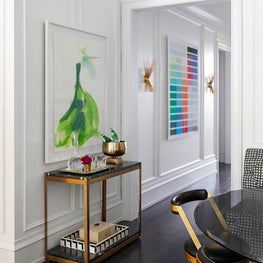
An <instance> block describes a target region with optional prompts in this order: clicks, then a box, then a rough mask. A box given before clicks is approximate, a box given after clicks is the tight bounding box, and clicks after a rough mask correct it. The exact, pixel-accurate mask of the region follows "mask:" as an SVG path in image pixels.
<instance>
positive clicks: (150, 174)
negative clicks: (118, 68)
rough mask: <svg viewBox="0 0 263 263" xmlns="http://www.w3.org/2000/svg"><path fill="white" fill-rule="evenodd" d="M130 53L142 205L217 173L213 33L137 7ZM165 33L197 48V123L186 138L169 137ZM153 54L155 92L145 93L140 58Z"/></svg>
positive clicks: (179, 17) (183, 19)
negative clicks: (134, 64) (210, 79)
mask: <svg viewBox="0 0 263 263" xmlns="http://www.w3.org/2000/svg"><path fill="white" fill-rule="evenodd" d="M132 21H133V27H134V28H133V31H132V32H133V37H132V41H133V47H134V48H133V49H132V50H133V52H132V53H131V57H133V58H136V59H135V61H136V62H137V67H136V68H135V70H134V74H133V75H132V76H133V77H132V85H131V88H132V89H133V91H134V93H135V94H136V91H137V92H138V142H139V143H138V159H139V160H140V161H142V163H143V166H142V167H143V173H142V176H143V208H145V207H149V206H150V205H152V204H154V203H156V202H157V201H159V200H161V199H163V198H165V197H166V196H169V195H171V194H172V193H173V192H175V191H179V190H180V189H183V188H185V187H187V186H189V185H191V184H192V183H193V182H194V181H197V180H200V178H201V177H204V176H209V175H211V176H212V175H214V174H215V172H216V152H215V151H216V143H215V141H216V138H215V134H216V133H215V129H216V121H215V115H216V104H215V101H216V100H215V96H216V95H213V94H211V93H210V91H209V90H208V89H207V80H208V77H209V76H212V75H214V72H216V70H217V68H216V65H215V64H216V60H215V56H216V53H215V52H216V50H217V49H216V41H215V40H216V37H217V32H215V31H212V30H211V29H209V28H207V27H205V26H204V25H202V24H200V23H197V22H196V21H194V20H191V19H189V18H187V17H185V16H183V15H182V14H179V12H177V13H176V12H174V8H173V12H170V11H167V10H165V9H160V10H156V9H152V10H151V9H144V10H139V11H137V12H136V13H135V14H134V17H133V20H132ZM167 37H169V38H170V39H173V40H177V41H182V42H183V43H188V44H192V45H194V46H198V47H199V53H200V76H199V77H200V92H199V94H200V123H199V131H198V132H197V133H194V134H192V135H190V136H186V137H183V138H178V139H175V140H168V132H167V129H168V128H167V127H168V124H167V122H168V120H167V118H168V116H167V111H168V106H167V102H168V98H167V96H168V95H167V94H168V88H167V70H166V69H167V59H166V58H167V54H166V47H167ZM148 57H149V58H150V59H152V58H157V61H158V66H157V68H156V70H155V71H154V73H153V76H152V78H151V82H152V83H153V86H154V87H155V91H154V92H149V91H145V88H144V84H143V78H142V76H143V59H147V58H148Z"/></svg>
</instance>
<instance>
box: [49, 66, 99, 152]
mask: <svg viewBox="0 0 263 263" xmlns="http://www.w3.org/2000/svg"><path fill="white" fill-rule="evenodd" d="M80 70H81V63H77V64H76V82H75V85H74V89H75V94H74V98H73V100H72V102H71V104H70V106H69V108H68V110H67V111H66V113H65V114H64V115H63V116H62V117H61V119H60V120H59V123H58V127H57V131H56V133H55V136H54V145H55V147H71V146H72V134H73V133H75V134H77V135H78V145H79V146H82V145H83V144H84V143H85V142H86V141H87V140H89V139H90V138H91V137H96V136H100V132H99V130H98V127H99V111H98V107H97V104H96V102H95V100H94V99H93V97H92V96H91V95H90V94H89V93H88V92H87V91H85V90H83V89H82V86H81V82H80V78H79V76H80Z"/></svg>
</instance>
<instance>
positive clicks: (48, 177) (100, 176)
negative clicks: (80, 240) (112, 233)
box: [44, 161, 141, 263]
mask: <svg viewBox="0 0 263 263" xmlns="http://www.w3.org/2000/svg"><path fill="white" fill-rule="evenodd" d="M135 170H138V206H139V207H138V231H137V232H136V233H135V234H134V235H132V236H130V237H129V238H127V239H125V240H124V241H123V242H121V243H120V244H118V245H117V246H114V247H113V248H112V249H110V250H109V251H107V252H105V253H104V254H102V255H101V256H99V257H97V258H95V259H92V260H90V253H89V249H85V251H84V263H89V262H92V263H98V262H101V261H102V260H104V259H106V258H107V257H109V256H110V255H112V254H114V253H116V252H117V251H119V250H120V249H122V248H123V247H125V246H126V245H128V244H130V243H131V242H133V241H135V240H136V239H139V238H140V237H141V163H140V162H131V161H123V165H118V166H116V167H114V168H110V169H109V170H107V171H106V172H105V171H103V172H98V173H96V175H94V176H83V175H76V174H74V176H73V175H72V176H70V175H69V176H68V177H67V176H61V174H62V173H61V172H58V171H53V172H47V173H45V175H44V202H45V203H44V210H45V211H44V213H45V215H44V220H45V222H44V225H45V258H46V260H52V261H55V262H61V263H74V262H76V261H72V260H68V259H65V258H61V257H57V256H53V255H49V254H48V182H49V181H55V182H61V183H66V184H74V185H82V186H83V198H84V244H85V248H89V235H88V233H89V217H90V215H89V212H90V211H89V185H90V184H94V183H97V182H102V218H101V219H102V221H106V199H107V197H106V192H107V179H110V178H113V177H116V176H120V175H123V174H125V173H129V172H132V171H135ZM63 174H65V173H63Z"/></svg>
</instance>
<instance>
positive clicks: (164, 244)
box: [104, 164, 230, 263]
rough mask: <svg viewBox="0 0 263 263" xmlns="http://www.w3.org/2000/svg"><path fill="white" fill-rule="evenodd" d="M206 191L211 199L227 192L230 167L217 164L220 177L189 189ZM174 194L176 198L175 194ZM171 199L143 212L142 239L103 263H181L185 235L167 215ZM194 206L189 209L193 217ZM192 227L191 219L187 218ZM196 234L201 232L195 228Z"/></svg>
mask: <svg viewBox="0 0 263 263" xmlns="http://www.w3.org/2000/svg"><path fill="white" fill-rule="evenodd" d="M195 188H206V189H207V190H208V191H209V192H211V193H212V194H213V195H216V194H219V193H223V192H226V191H228V190H230V165H225V164H220V166H219V174H217V175H215V176H214V178H209V179H207V178H206V179H204V180H201V181H200V182H198V183H196V184H194V185H192V186H191V187H189V188H188V189H195ZM178 193H179V192H176V189H175V194H178ZM170 199H171V197H169V198H167V199H165V200H163V201H162V202H160V203H158V204H156V205H154V206H152V207H150V208H148V209H146V210H144V211H143V212H142V237H141V240H138V241H135V242H133V243H132V244H130V245H129V246H127V247H125V248H124V249H122V250H121V251H119V252H118V253H116V254H115V255H113V256H111V257H110V258H108V259H107V260H105V261H104V262H105V263H135V262H136V263H157V262H165V263H184V262H187V261H186V260H185V258H184V252H183V244H184V240H185V239H186V238H188V234H187V232H186V230H185V228H184V225H183V223H182V222H181V220H180V218H179V216H177V215H174V214H172V213H171V212H170V209H169V205H170ZM196 205H197V203H195V204H191V205H188V206H187V208H186V211H187V213H189V214H192V213H193V211H194V208H195V206H196ZM190 220H191V222H192V223H193V225H194V219H193V217H192V216H191V217H190ZM194 228H195V230H196V231H197V232H200V231H199V230H198V229H197V227H196V226H195V225H194Z"/></svg>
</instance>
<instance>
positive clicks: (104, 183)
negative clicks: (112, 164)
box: [101, 180, 107, 222]
mask: <svg viewBox="0 0 263 263" xmlns="http://www.w3.org/2000/svg"><path fill="white" fill-rule="evenodd" d="M106 198H107V181H106V180H103V181H102V214H101V221H103V222H106V219H107V214H106Z"/></svg>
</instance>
